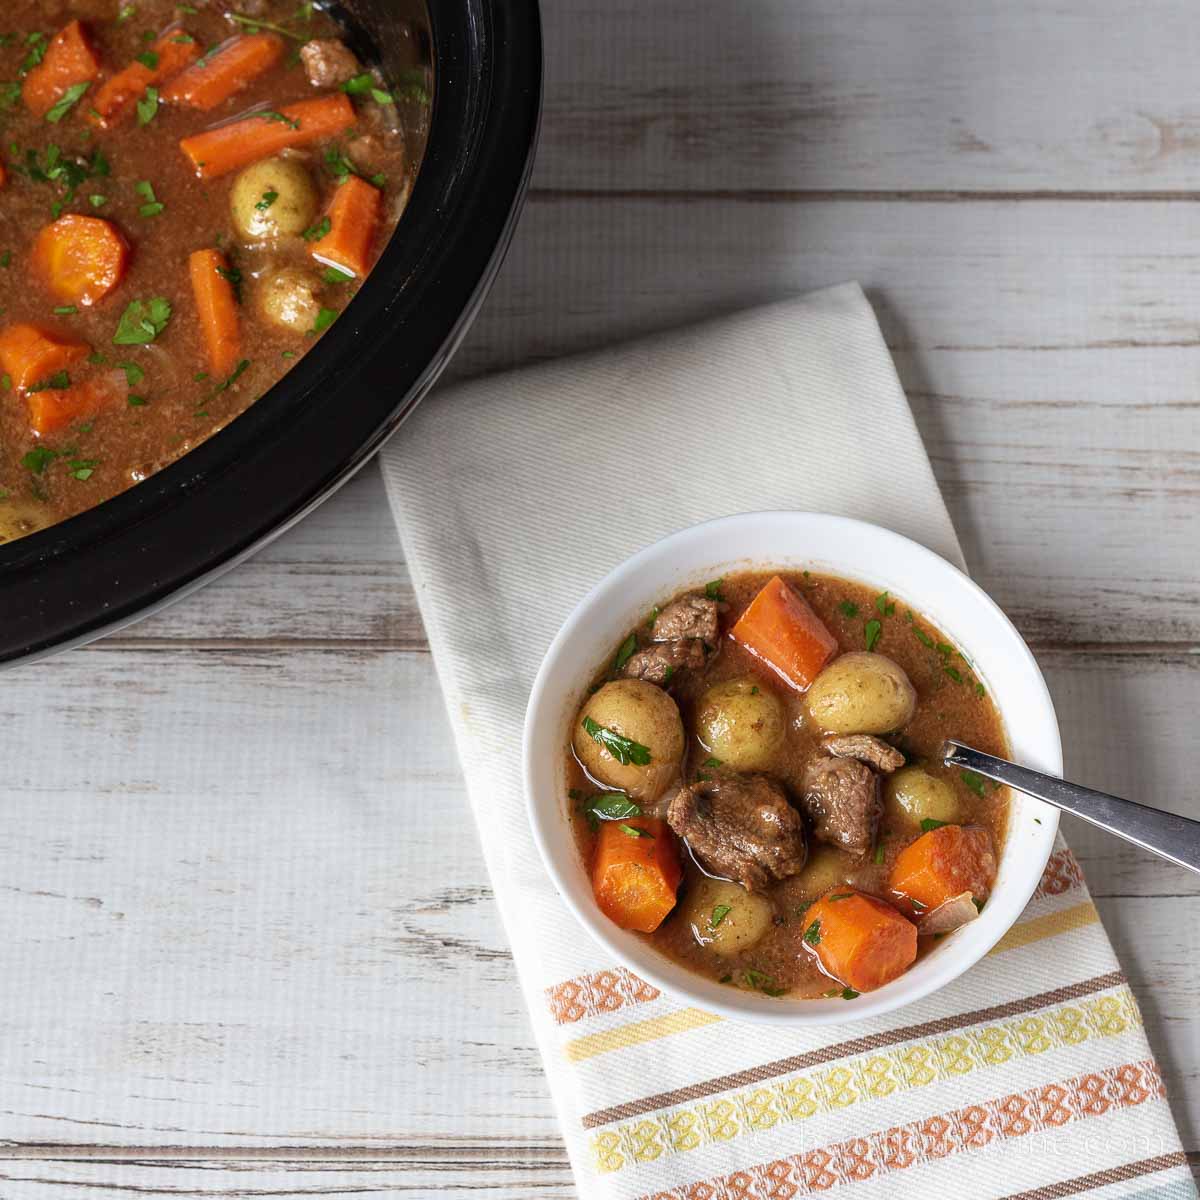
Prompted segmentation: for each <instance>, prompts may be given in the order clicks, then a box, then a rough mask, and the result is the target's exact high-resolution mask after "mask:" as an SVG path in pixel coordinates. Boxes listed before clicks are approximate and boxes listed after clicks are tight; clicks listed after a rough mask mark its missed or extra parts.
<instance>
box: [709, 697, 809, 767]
mask: <svg viewBox="0 0 1200 1200" xmlns="http://www.w3.org/2000/svg"><path fill="white" fill-rule="evenodd" d="M786 733H787V721H786V719H785V717H784V712H783V705H782V704H781V703H780V701H779V699H778V697H776V696H775V695H774V694H772V693H771V692H770V691H768V690H767V689H766V688H764V687H762V686H761V685H760V684H759V683H757V682H756V681H755V680H753V679H727V680H725V682H724V683H714V684H713V685H712V687H710V688H709V689H708V690H707V691H706V692H705V693H704V695H703V696H701V697H700V704H699V707H698V708H697V710H696V734H697V736H698V737H699V738H700V742H701V744H702V745H703V746H704V748H705V749H706V750H707V751H708V752H709V753H710V754H712V755H714V756H715V757H716V758H719V759H720V760H721V762H723V763H724V764H725V765H726V766H730V767H733V768H734V769H735V770H738V771H764V770H766V769H767V768H768V767H769V766H771V764H772V763H773V762H774V761H775V759H776V757H777V756H778V754H779V749H780V747H781V746H782V745H783V739H784V736H785V734H786Z"/></svg>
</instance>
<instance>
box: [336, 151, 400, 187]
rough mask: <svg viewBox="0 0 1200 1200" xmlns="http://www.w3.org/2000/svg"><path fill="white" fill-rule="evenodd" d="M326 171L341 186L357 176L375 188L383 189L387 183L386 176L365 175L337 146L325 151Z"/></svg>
mask: <svg viewBox="0 0 1200 1200" xmlns="http://www.w3.org/2000/svg"><path fill="white" fill-rule="evenodd" d="M325 170H326V171H328V172H329V174H330V175H332V176H333V178H334V179H335V180H336V181H337V183H339V184H342V183H345V182H346V180H347V179H349V178H350V176H351V175H357V176H358V177H359V178H360V179H365V180H366V181H367V182H368V183H371V184H373V185H374V186H375V187H383V185H384V184H385V183H387V176H386V175H382V174H377V175H364V174H363V172H362V171H360V170H359V169H358V168H357V167H356V166H355V165H354V164H353V163H352V162H351V161H350V160H349V159H348V158H347V157H346V155H345V154H343V153H342V151H341V150H340V149H339V148H338V147H337V146H331V147H330V148H329V149H328V150H326V151H325Z"/></svg>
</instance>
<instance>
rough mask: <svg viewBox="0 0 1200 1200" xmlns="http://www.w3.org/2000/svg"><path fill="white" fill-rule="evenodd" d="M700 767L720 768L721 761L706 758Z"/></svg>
mask: <svg viewBox="0 0 1200 1200" xmlns="http://www.w3.org/2000/svg"><path fill="white" fill-rule="evenodd" d="M700 765H701V766H702V767H719V766H720V765H721V760H720V759H719V758H706V759H705V760H704V761H703V762H702V763H701V764H700Z"/></svg>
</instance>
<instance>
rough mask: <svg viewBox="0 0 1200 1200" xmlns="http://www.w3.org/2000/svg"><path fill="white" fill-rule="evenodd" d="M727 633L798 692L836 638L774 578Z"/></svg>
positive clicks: (795, 594) (796, 595) (822, 662)
mask: <svg viewBox="0 0 1200 1200" xmlns="http://www.w3.org/2000/svg"><path fill="white" fill-rule="evenodd" d="M730 634H731V636H732V637H733V640H734V641H735V642H740V643H741V644H742V645H743V646H745V647H746V649H747V650H749V651H750V653H751V654H753V655H754V656H755V657H756V658H760V659H762V661H763V662H765V663H766V664H767V666H769V667H771V668H772V669H773V670H774V671H775V672H776V673H777V674H778V675H780V676H782V677H783V678H784V679H786V680H787V682H788V683H790V684H791V685H792V687H794V688H797V689H798V690H799V691H804V690H805V689H806V688H807V687H808V685H809V684H810V683H812V681H813V680H814V679H816V677H817V676H818V675H819V674H820V672H821V668H822V667H823V666H824V665H825V664H826V662H828V660H829V657H830V655H832V654H833V652H834V651H835V650H836V649H837V639H836V638H835V637H834V636H833V634H831V633H830V632H829V630H828V629H826V628H825V625H824V623H823V622H822V620H821V618H820V617H818V616H817V614H816V613H815V612H813V610H812V609H811V608H810V607H809V604H808V601H807V600H805V599H804V597H803V596H801V595H800V594H799V593H798V592H795V591H793V590H792V589H791V588H790V587H788V585H787V584H786V583H784V582H783V580H782V579H780V578H779V576H778V575H776V576H775V578H774V579H772V580H771V581H770V582H769V583H767V584H766V586H764V587H763V589H762V591H760V592H759V593H758V595H757V596H755V597H754V599H753V600H752V601H751V602H750V607H749V608H747V609H746V611H745V612H744V613H742V615H741V617H740V618H739V619H738V622H737V624H736V625H734V627H733V629H732V630H730Z"/></svg>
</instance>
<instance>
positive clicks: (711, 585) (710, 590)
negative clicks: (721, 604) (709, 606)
mask: <svg viewBox="0 0 1200 1200" xmlns="http://www.w3.org/2000/svg"><path fill="white" fill-rule="evenodd" d="M724 582H725V576H724V575H722V576H721V578H720V579H710V580H709V581H708V583H706V584H705V585H704V594H705V595H706V596H707V597H708V598H709V599H710V600H721V599H723V597H722V596H721V584H723V583H724Z"/></svg>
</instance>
